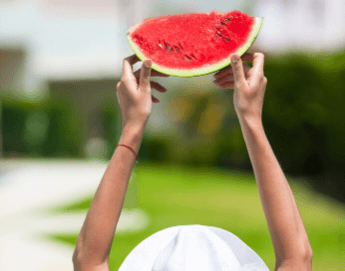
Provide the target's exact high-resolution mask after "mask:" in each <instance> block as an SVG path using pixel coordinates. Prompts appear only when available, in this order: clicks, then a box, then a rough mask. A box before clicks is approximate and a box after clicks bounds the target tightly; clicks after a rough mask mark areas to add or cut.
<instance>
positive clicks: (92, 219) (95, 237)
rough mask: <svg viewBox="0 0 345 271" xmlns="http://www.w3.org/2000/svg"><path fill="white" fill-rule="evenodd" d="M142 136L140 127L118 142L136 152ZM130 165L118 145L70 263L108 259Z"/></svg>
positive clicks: (127, 131)
mask: <svg viewBox="0 0 345 271" xmlns="http://www.w3.org/2000/svg"><path fill="white" fill-rule="evenodd" d="M142 135H143V127H140V128H137V129H133V128H132V129H126V128H125V129H124V131H123V133H122V136H121V139H120V141H119V143H123V144H126V145H128V146H130V147H132V148H133V149H134V150H135V151H136V153H138V150H139V147H140V144H141V140H142ZM134 162H135V155H134V154H133V152H132V151H131V150H129V149H128V148H126V147H121V146H119V147H117V148H116V149H115V152H114V155H113V157H112V158H111V160H110V162H109V165H108V167H107V169H106V171H105V173H104V176H103V178H102V180H101V182H100V184H99V186H98V189H97V191H96V194H95V196H94V198H93V201H92V203H91V206H90V208H89V211H88V213H87V216H86V219H85V222H84V225H83V227H82V229H81V232H80V234H79V237H78V241H77V246H76V249H75V252H74V261H78V262H79V263H80V262H82V263H83V264H85V265H87V266H89V265H90V264H102V263H103V264H104V262H106V261H107V260H108V257H109V253H110V248H111V245H112V242H113V238H114V234H115V230H116V226H117V223H118V220H119V217H120V214H121V209H122V206H123V202H124V198H125V194H126V190H127V186H128V182H129V179H130V176H131V172H132V168H133V164H134Z"/></svg>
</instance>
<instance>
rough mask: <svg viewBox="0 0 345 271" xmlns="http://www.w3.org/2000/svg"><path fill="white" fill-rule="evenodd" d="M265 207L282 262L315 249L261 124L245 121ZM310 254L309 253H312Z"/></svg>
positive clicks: (244, 130) (244, 133)
mask: <svg viewBox="0 0 345 271" xmlns="http://www.w3.org/2000/svg"><path fill="white" fill-rule="evenodd" d="M241 128H242V132H243V136H244V139H245V142H246V145H247V149H248V153H249V156H250V159H251V163H252V166H253V170H254V174H255V178H256V182H257V185H258V190H259V195H260V199H261V204H262V207H263V210H264V213H265V217H266V220H267V224H268V228H269V232H270V235H271V238H272V242H273V246H274V250H275V253H276V259H277V260H278V261H282V260H288V259H292V258H294V259H296V258H298V257H301V256H302V257H305V253H307V254H308V253H309V252H310V250H311V247H310V244H309V240H308V236H307V233H306V230H305V228H304V225H303V221H302V218H301V216H300V214H299V211H298V208H297V205H296V201H295V199H294V196H293V193H292V191H291V189H290V186H289V184H288V182H287V180H286V178H285V176H284V173H283V171H282V169H281V167H280V165H279V163H278V161H277V159H276V157H275V155H274V153H273V150H272V148H271V146H270V144H269V142H268V140H267V138H266V135H265V132H264V129H263V127H262V123H261V122H256V123H254V122H251V123H249V122H248V121H244V120H242V121H241ZM308 255H309V254H308Z"/></svg>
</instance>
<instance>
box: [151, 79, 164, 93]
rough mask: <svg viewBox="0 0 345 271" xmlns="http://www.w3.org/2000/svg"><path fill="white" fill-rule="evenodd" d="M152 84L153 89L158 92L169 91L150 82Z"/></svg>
mask: <svg viewBox="0 0 345 271" xmlns="http://www.w3.org/2000/svg"><path fill="white" fill-rule="evenodd" d="M150 83H151V88H154V89H155V90H158V91H159V92H166V91H167V89H166V88H165V87H163V86H162V85H161V84H159V83H157V82H153V81H150Z"/></svg>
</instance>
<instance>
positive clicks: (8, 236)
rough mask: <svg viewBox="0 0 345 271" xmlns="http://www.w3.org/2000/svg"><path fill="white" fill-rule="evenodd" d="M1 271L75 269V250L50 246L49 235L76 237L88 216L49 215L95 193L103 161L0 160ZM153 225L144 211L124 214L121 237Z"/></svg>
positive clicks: (103, 167)
mask: <svg viewBox="0 0 345 271" xmlns="http://www.w3.org/2000/svg"><path fill="white" fill-rule="evenodd" d="M0 163H1V164H0V255H1V257H0V270H4V271H24V270H25V271H31V270H32V271H55V270H56V271H57V270H66V271H68V270H73V264H72V253H73V248H72V247H70V246H68V245H63V244H60V243H55V242H53V241H47V240H45V239H44V238H42V236H43V234H46V233H59V234H60V233H77V232H79V231H80V229H81V226H82V224H83V222H84V219H85V216H86V212H77V213H76V212H73V213H61V214H58V215H54V216H52V215H49V214H48V213H47V212H46V210H47V209H49V208H50V207H56V206H60V205H65V204H68V203H71V202H75V201H76V200H78V199H82V198H84V197H85V196H89V195H91V194H94V193H95V191H96V189H97V187H98V184H99V182H100V180H101V178H102V176H103V174H104V171H105V169H106V167H107V163H103V162H95V161H93V162H92V161H91V162H86V161H56V160H51V161H49V160H37V161H35V160H2V161H1V160H0ZM149 223H150V220H149V217H148V215H147V214H146V213H145V212H144V211H143V210H140V209H131V210H126V209H123V211H122V214H121V217H120V220H119V224H118V228H117V233H118V234H125V233H126V232H133V231H141V230H143V229H145V228H146V227H147V226H148V225H149Z"/></svg>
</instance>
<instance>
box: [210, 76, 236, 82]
mask: <svg viewBox="0 0 345 271" xmlns="http://www.w3.org/2000/svg"><path fill="white" fill-rule="evenodd" d="M226 81H230V82H234V75H233V74H228V75H225V76H223V77H221V78H218V79H216V80H214V81H213V82H214V83H217V84H222V83H224V82H226Z"/></svg>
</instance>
